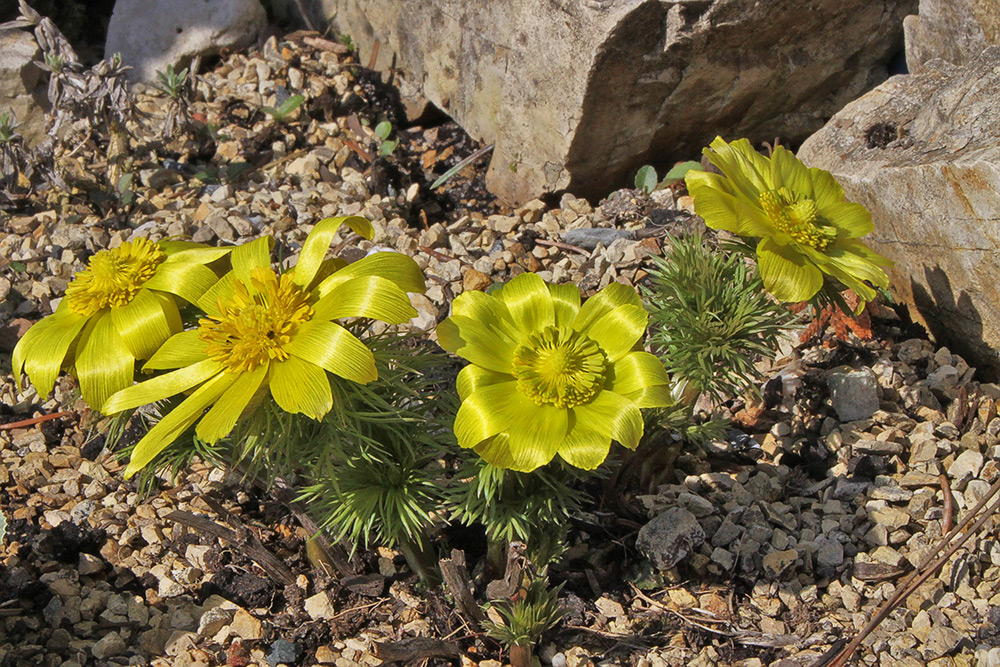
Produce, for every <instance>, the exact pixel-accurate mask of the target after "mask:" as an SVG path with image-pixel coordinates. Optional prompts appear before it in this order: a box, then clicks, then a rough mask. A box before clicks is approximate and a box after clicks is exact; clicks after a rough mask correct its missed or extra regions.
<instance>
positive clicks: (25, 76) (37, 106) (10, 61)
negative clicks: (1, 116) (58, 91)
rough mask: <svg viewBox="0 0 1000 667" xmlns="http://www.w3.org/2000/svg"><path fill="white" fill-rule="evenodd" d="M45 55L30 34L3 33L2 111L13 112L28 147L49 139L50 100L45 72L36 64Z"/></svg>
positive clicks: (0, 60) (0, 50)
mask: <svg viewBox="0 0 1000 667" xmlns="http://www.w3.org/2000/svg"><path fill="white" fill-rule="evenodd" d="M41 56H42V52H41V50H40V49H39V48H38V44H37V43H36V42H35V38H34V37H32V35H31V33H30V32H25V31H22V30H7V31H3V32H0V111H5V110H7V109H13V111H14V115H15V116H16V117H17V122H18V128H17V132H18V134H20V135H21V136H22V137H24V141H25V143H26V144H27V145H28V146H35V145H37V144H39V143H40V142H41V141H42V139H44V138H45V115H44V110H45V109H47V108H48V106H49V103H48V98H47V97H46V95H45V90H46V88H45V85H44V84H41V82H40V78H41V73H42V71H41V70H40V69H38V67H36V66H35V65H34V62H33V61H35V60H38V59H39V58H41Z"/></svg>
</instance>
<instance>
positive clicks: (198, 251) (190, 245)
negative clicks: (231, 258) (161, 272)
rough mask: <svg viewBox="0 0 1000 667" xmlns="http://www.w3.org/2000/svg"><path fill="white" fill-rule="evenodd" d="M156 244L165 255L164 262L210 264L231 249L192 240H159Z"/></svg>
mask: <svg viewBox="0 0 1000 667" xmlns="http://www.w3.org/2000/svg"><path fill="white" fill-rule="evenodd" d="M158 245H159V246H160V249H161V250H162V251H163V254H164V255H166V256H167V259H166V261H165V262H164V264H175V263H176V264H210V263H212V262H214V261H215V260H217V259H222V258H223V257H225V256H226V255H228V254H229V253H231V252H232V251H233V248H232V247H228V248H216V247H215V246H210V245H205V244H204V243H195V242H193V241H160V242H159V244H158ZM161 266H162V265H161Z"/></svg>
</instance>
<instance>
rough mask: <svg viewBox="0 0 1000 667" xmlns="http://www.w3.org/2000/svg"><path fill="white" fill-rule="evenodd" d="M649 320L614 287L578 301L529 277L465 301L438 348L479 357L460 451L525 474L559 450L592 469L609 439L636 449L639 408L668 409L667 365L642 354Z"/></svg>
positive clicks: (468, 384) (464, 380) (465, 375)
mask: <svg viewBox="0 0 1000 667" xmlns="http://www.w3.org/2000/svg"><path fill="white" fill-rule="evenodd" d="M647 320H648V315H647V313H646V311H645V310H644V309H643V307H642V302H641V301H640V299H639V295H638V294H636V292H635V290H633V289H630V288H628V287H626V286H624V285H621V284H619V283H612V284H611V285H609V286H608V287H606V288H604V289H603V290H601V291H600V292H598V293H597V294H596V295H594V296H593V297H591V298H590V299H588V300H587V302H586V303H584V304H583V305H582V306H581V305H580V291H579V290H578V289H577V287H576V286H575V285H551V284H548V283H545V282H544V281H543V280H542V279H541V278H539V277H538V276H537V275H535V274H533V273H524V274H521V275H519V276H517V277H516V278H514V279H513V280H511V281H510V282H509V283H507V284H506V285H504V287H503V288H502V289H500V290H499V291H498V292H496V293H494V294H484V293H483V292H465V293H464V294H462V295H460V296H459V297H458V298H457V299H455V302H454V303H453V304H452V315H451V317H449V318H448V319H447V320H445V321H444V322H442V323H441V324H440V325H439V326H438V330H437V333H438V341H439V343H440V344H441V347H443V348H444V349H446V350H448V351H449V352H452V353H455V354H457V355H459V356H460V357H463V358H465V359H467V360H468V361H470V362H472V364H471V365H469V366H466V367H465V368H463V369H462V371H461V372H460V373H459V375H458V393H459V397H460V398H461V399H462V405H461V407H460V408H459V410H458V415H457V416H456V418H455V435H456V436H457V438H458V444H459V445H461V446H462V447H465V448H474V449H475V451H476V452H477V453H478V454H479V455H480V456H481V457H483V459H485V460H486V461H487V462H488V463H490V464H492V465H495V466H498V467H501V468H509V469H511V470H518V471H523V472H527V471H531V470H534V469H535V468H538V467H539V466H542V465H545V464H546V463H548V462H549V461H551V460H552V459H553V458H554V457H555V456H556V455H557V454H558V455H559V456H560V457H562V459H563V460H565V461H566V462H567V463H569V464H570V465H573V466H576V467H578V468H584V469H587V470H591V469H593V468H596V467H597V466H598V465H600V464H601V462H602V461H604V459H605V458H607V455H608V451H609V449H610V447H611V441H612V440H617V441H618V442H619V443H621V444H622V445H624V446H626V447H628V448H629V449H635V447H636V445H638V444H639V438H640V437H641V436H642V431H643V421H642V415H641V413H640V412H639V409H640V408H653V407H666V406H668V405H671V404H672V403H673V398H672V396H671V387H670V378H669V377H668V376H667V373H666V371H665V370H664V369H663V364H661V363H660V361H659V360H658V359H657V358H656V357H655V356H653V355H652V354H650V353H648V352H643V351H642V350H641V345H642V339H643V335H644V334H645V331H646V323H647Z"/></svg>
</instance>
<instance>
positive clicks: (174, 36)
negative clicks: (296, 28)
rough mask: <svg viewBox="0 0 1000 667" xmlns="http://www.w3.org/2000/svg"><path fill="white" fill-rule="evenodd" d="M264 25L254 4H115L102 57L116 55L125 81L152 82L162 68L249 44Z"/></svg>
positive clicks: (235, 0)
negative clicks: (125, 70) (125, 71)
mask: <svg viewBox="0 0 1000 667" xmlns="http://www.w3.org/2000/svg"><path fill="white" fill-rule="evenodd" d="M266 24H267V14H266V13H265V12H264V8H263V7H262V6H261V4H260V2H258V0H211V2H206V1H205V0H118V1H117V2H116V3H115V9H114V12H113V13H112V14H111V22H110V24H109V25H108V37H107V41H106V42H105V44H104V53H105V56H106V57H109V58H110V57H111V56H113V55H114V54H115V53H120V54H121V55H122V61H123V62H124V63H125V64H126V65H130V66H131V67H132V68H133V69H132V70H130V71H129V73H128V76H129V79H130V80H131V81H149V82H155V81H156V80H157V79H156V73H157V72H159V71H165V70H166V68H167V65H173V66H174V67H175V68H177V69H179V68H181V67H183V66H184V65H186V64H187V63H188V62H190V60H191V59H192V58H194V57H195V56H211V55H217V54H218V53H220V51H221V50H222V49H239V48H242V47H244V46H247V45H249V44H252V43H253V41H254V40H255V39H256V38H257V35H258V34H259V33H260V31H261V30H263V29H264V27H265V26H266Z"/></svg>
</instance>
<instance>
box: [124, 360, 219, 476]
mask: <svg viewBox="0 0 1000 667" xmlns="http://www.w3.org/2000/svg"><path fill="white" fill-rule="evenodd" d="M232 383H233V376H231V375H227V374H225V373H220V374H219V375H217V376H216V377H214V378H212V379H211V380H209V381H208V382H206V383H205V384H203V385H202V386H200V387H198V389H197V390H195V392H194V393H193V394H191V395H190V396H188V397H187V398H186V399H184V401H182V402H181V404H180V405H178V406H177V407H175V408H174V409H173V410H171V411H170V412H168V413H167V414H165V415H164V416H163V419H161V420H160V421H159V422H157V424H156V425H155V426H153V428H151V429H149V433H147V434H146V435H145V436H144V437H143V438H142V440H140V441H139V444H137V445H136V446H135V449H134V450H132V458H131V459H130V460H129V462H128V467H126V468H125V479H128V478H130V477H131V476H132V475H134V474H135V473H137V472H139V471H140V470H142V469H143V468H145V467H146V466H147V465H148V464H149V462H150V461H152V460H153V459H154V458H156V455H157V454H159V453H160V452H162V451H163V450H164V449H166V448H167V447H168V446H169V445H170V444H171V443H172V442H173V441H174V440H176V439H177V438H178V437H180V436H181V435H182V434H183V433H184V431H186V430H187V429H188V428H190V427H191V425H192V424H194V423H195V422H196V421H197V420H198V417H200V416H201V413H202V412H204V410H205V408H207V407H208V406H209V405H211V404H212V403H214V402H215V401H216V400H217V399H218V398H219V396H221V395H222V394H223V392H225V391H226V389H228V388H229V387H230V386H231V385H232Z"/></svg>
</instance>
